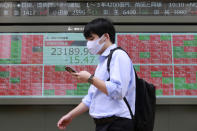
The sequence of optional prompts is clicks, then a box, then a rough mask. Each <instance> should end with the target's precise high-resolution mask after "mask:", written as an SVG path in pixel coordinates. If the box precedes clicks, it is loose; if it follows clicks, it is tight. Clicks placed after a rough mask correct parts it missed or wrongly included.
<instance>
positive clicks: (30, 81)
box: [0, 2, 197, 98]
mask: <svg viewBox="0 0 197 131" xmlns="http://www.w3.org/2000/svg"><path fill="white" fill-rule="evenodd" d="M155 4H156V5H155ZM5 5H6V4H5V3H4V4H3V2H2V3H0V16H2V18H3V17H5V11H4V10H5V7H6V6H5ZM19 5H20V6H19ZM68 5H69V6H68ZM71 5H72V6H71ZM104 5H105V6H104ZM115 5H116V6H118V7H114V6H115ZM189 5H190V6H191V7H190V6H189ZM195 5H197V3H195V2H193V3H192V2H190V3H162V2H153V3H151V2H147V3H146V2H139V3H135V2H89V3H88V2H75V3H73V2H70V3H66V2H65V3H64V2H62V3H58V2H57V3H56V4H54V2H51V3H49V2H9V3H7V7H6V8H9V7H11V6H13V7H12V8H14V9H15V8H16V9H18V10H19V13H16V12H15V13H16V14H17V15H16V14H14V12H13V11H14V10H8V12H7V17H13V16H17V17H23V16H29V17H28V18H31V17H34V16H41V17H48V16H51V15H54V16H58V17H61V16H62V14H61V15H60V14H59V15H58V12H64V13H65V12H66V13H65V14H64V15H66V16H88V17H87V18H89V16H91V15H94V14H87V13H85V14H83V13H82V14H75V13H74V12H76V9H78V8H79V9H83V10H84V12H88V11H87V10H93V9H94V8H93V7H94V6H96V7H97V8H99V7H100V6H103V7H102V8H105V9H109V11H108V12H109V14H108V15H107V14H106V17H108V16H115V14H113V13H114V9H117V10H118V12H119V13H120V12H121V13H122V14H119V15H121V16H124V15H130V16H131V15H132V16H133V15H134V14H129V12H130V13H131V12H132V11H131V10H130V11H124V10H123V8H121V7H122V6H123V7H125V8H124V9H127V8H126V7H127V6H128V8H129V9H132V7H135V9H136V11H133V12H136V16H152V15H156V14H154V12H156V11H153V9H160V11H159V12H160V14H157V15H158V16H166V15H167V16H170V15H171V16H183V15H185V16H195V15H196V14H195V9H196V8H197V6H195ZM32 6H33V7H32ZM43 6H45V7H43ZM59 6H60V7H62V8H60V7H59ZM64 6H67V8H68V9H69V10H67V11H57V9H63V7H64ZM89 6H90V7H89ZM98 6H99V7H98ZM142 6H143V7H142ZM154 6H159V7H154ZM19 7H20V8H19ZM30 7H31V8H30ZM57 7H58V8H57ZM71 7H73V8H71ZM77 7H78V8H77ZM96 7H95V8H96ZM106 7H107V8H106ZM138 7H139V8H138ZM170 7H174V8H170ZM3 8H4V9H3ZM38 8H39V9H38ZM44 9H46V10H45V14H44V13H43V14H42V13H41V12H40V11H41V10H42V11H44ZM143 9H146V11H147V12H146V13H144V11H143ZM161 9H162V10H161ZM164 9H166V10H167V9H169V12H170V13H169V14H165V11H164ZM175 9H185V11H186V12H187V14H177V13H175V12H176V11H175ZM27 10H28V11H29V10H32V11H33V14H32V15H29V14H28V13H25V12H26V11H27ZM74 10H75V11H74ZM10 11H12V13H9V12H10ZM99 11H100V12H97V13H98V14H95V15H98V16H100V15H104V14H102V13H104V9H102V10H99ZM3 12H4V13H3ZM55 12H56V13H55ZM92 12H93V13H95V11H92ZM101 12H102V13H101ZM112 12H113V13H112ZM123 12H124V14H123ZM125 12H127V14H126V13H125ZM166 12H168V11H166ZM27 14H28V15H27ZM87 22H88V21H87ZM57 27H58V26H57ZM75 27H76V28H75ZM83 27H84V26H79V27H77V25H76V26H75V25H74V26H68V28H67V29H66V31H65V32H66V33H62V31H61V32H58V31H56V30H54V31H50V32H53V33H50V32H47V31H43V32H42V31H40V30H41V29H42V27H40V28H41V29H39V31H38V32H39V33H36V32H37V31H35V30H34V32H35V33H31V32H29V31H27V32H26V31H19V32H18V33H12V32H15V31H10V33H9V32H2V31H1V33H0V45H1V46H0V98H12V97H14V98H23V97H24V98H36V97H39V98H45V97H57V98H58V97H60V98H62V97H63V98H68V97H72V98H78V97H83V96H84V95H86V94H87V91H88V88H89V84H88V83H82V82H80V81H78V80H75V79H73V78H72V77H71V75H70V74H69V73H68V72H66V71H65V66H71V67H73V68H74V69H75V70H76V71H80V70H87V71H89V72H91V73H94V70H95V69H96V65H97V64H98V60H97V59H98V56H97V55H91V54H90V53H89V52H88V50H87V48H86V41H85V38H84V36H83V33H82V32H83ZM116 27H117V26H116ZM126 27H129V25H126ZM19 28H20V27H19ZM33 28H34V27H33ZM162 29H164V28H162ZM21 30H23V29H21ZM145 32H148V33H143V31H141V32H140V31H137V32H135V31H132V30H130V31H128V30H127V31H124V30H122V31H118V30H117V34H116V44H117V45H118V46H121V47H122V48H124V49H125V50H126V51H127V52H128V53H129V55H130V57H131V59H132V62H133V64H134V67H135V69H136V71H137V73H138V75H139V76H140V77H142V78H144V79H146V80H147V81H149V82H151V83H153V84H155V85H156V88H157V91H156V93H157V97H162V98H163V97H164V98H169V97H170V98H176V97H178V98H179V97H180V98H185V97H187V98H195V97H197V33H195V32H194V31H192V32H190V31H189V30H187V32H184V31H182V32H180V31H179V33H178V32H174V31H173V29H172V30H171V31H169V32H165V33H164V32H162V30H157V32H155V31H154V32H153V33H151V31H148V30H146V31H145Z"/></svg>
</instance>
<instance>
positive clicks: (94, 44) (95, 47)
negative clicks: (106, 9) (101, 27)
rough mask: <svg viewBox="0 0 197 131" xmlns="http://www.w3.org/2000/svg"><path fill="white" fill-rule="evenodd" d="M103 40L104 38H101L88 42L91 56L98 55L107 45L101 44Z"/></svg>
mask: <svg viewBox="0 0 197 131" xmlns="http://www.w3.org/2000/svg"><path fill="white" fill-rule="evenodd" d="M102 38H103V36H101V38H99V39H97V40H94V41H88V42H87V48H88V50H89V52H90V53H91V54H93V55H96V54H97V53H98V52H99V51H100V50H101V49H102V47H103V46H104V45H105V42H103V43H102V44H99V41H100V40H101V39H102Z"/></svg>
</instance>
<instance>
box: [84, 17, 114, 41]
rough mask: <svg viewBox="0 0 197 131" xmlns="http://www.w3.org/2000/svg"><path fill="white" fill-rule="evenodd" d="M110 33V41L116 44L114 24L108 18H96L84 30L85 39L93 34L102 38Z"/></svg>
mask: <svg viewBox="0 0 197 131" xmlns="http://www.w3.org/2000/svg"><path fill="white" fill-rule="evenodd" d="M105 33H108V34H109V37H110V41H111V42H112V43H115V28H114V26H113V24H112V22H111V21H110V20H108V19H106V18H96V19H94V20H92V21H91V22H89V23H88V24H87V25H86V26H85V28H84V32H83V34H84V37H85V38H86V39H88V38H90V37H91V36H92V34H96V35H98V36H99V37H101V36H102V35H103V34H105Z"/></svg>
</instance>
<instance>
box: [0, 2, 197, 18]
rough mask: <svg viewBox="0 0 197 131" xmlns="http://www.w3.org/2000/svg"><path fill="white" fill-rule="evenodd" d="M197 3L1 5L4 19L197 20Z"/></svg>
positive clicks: (1, 3) (0, 8)
mask: <svg viewBox="0 0 197 131" xmlns="http://www.w3.org/2000/svg"><path fill="white" fill-rule="evenodd" d="M196 8H197V2H161V1H160V2H159V1H155V2H154V1H153V2H149V1H141V2H139V1H132V2H131V1H126V2H107V1H100V2H94V1H81V2H72V1H67V2H66V1H63V0H58V1H54V2H52V1H45V2H42V1H34V2H31V1H30V2H20V1H13V2H0V16H19V17H20V16H42V17H43V16H196V15H197V11H196Z"/></svg>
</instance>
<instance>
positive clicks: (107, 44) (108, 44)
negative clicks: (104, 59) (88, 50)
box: [98, 42, 112, 55]
mask: <svg viewBox="0 0 197 131" xmlns="http://www.w3.org/2000/svg"><path fill="white" fill-rule="evenodd" d="M111 45H112V43H111V42H108V43H106V44H105V45H104V46H103V48H102V49H101V51H99V52H98V54H99V55H100V54H102V53H103V52H104V51H105V50H106V49H107V48H108V47H109V46H111Z"/></svg>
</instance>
